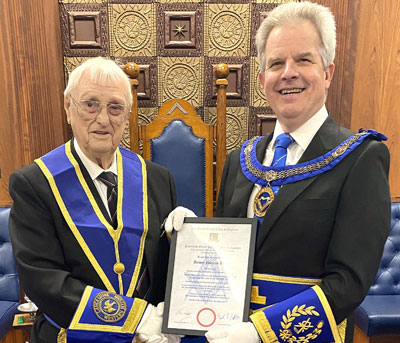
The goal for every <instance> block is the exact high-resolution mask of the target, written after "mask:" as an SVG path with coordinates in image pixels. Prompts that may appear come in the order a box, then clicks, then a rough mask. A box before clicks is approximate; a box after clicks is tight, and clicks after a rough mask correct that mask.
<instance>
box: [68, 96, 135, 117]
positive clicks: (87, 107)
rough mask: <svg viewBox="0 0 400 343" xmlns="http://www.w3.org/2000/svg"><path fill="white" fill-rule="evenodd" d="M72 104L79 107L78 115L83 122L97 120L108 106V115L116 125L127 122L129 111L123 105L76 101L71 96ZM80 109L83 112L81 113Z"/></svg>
mask: <svg viewBox="0 0 400 343" xmlns="http://www.w3.org/2000/svg"><path fill="white" fill-rule="evenodd" d="M71 100H72V103H73V104H74V105H75V106H77V107H78V111H77V112H78V115H79V117H80V118H82V119H83V120H93V119H95V118H96V117H97V116H98V115H99V114H100V113H101V111H102V110H103V106H104V105H106V106H107V114H108V117H109V118H110V121H112V122H113V123H116V124H122V123H123V122H124V121H125V120H126V115H127V113H128V112H129V110H128V109H127V108H126V107H125V106H124V105H122V104H117V103H107V102H102V101H96V100H81V101H76V100H75V99H74V98H73V97H72V95H71ZM79 108H80V109H81V111H79Z"/></svg>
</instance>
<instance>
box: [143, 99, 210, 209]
mask: <svg viewBox="0 0 400 343" xmlns="http://www.w3.org/2000/svg"><path fill="white" fill-rule="evenodd" d="M140 129H141V134H140V136H141V137H142V140H143V157H144V158H145V159H149V160H151V161H153V162H156V163H158V164H160V165H162V166H164V167H166V168H168V169H169V171H170V172H171V173H172V175H173V177H174V180H175V184H176V193H177V204H178V205H181V206H185V207H187V208H190V209H192V210H193V211H194V212H195V213H196V214H197V215H198V216H200V217H204V216H206V214H207V215H208V216H210V215H212V206H213V204H212V192H213V169H212V168H213V147H212V144H213V128H212V126H210V125H207V124H205V123H204V122H203V121H202V120H201V118H200V117H199V116H198V115H197V113H196V111H195V109H194V108H193V106H192V105H191V104H190V103H189V102H187V101H185V100H182V99H173V100H169V101H167V102H165V103H164V104H163V105H162V106H161V108H160V110H159V113H158V116H157V117H156V118H155V119H154V120H153V122H151V123H150V124H148V125H144V126H141V128H140ZM207 210H208V211H207ZM206 212H207V213H206Z"/></svg>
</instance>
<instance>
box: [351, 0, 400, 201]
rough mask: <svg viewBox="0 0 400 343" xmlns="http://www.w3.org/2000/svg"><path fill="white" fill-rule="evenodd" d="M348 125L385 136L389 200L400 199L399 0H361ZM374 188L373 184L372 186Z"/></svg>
mask: <svg viewBox="0 0 400 343" xmlns="http://www.w3.org/2000/svg"><path fill="white" fill-rule="evenodd" d="M355 80H356V82H355V87H354V95H353V109H352V120H351V128H352V129H354V130H355V129H358V128H360V127H363V128H373V129H376V130H378V131H380V132H382V133H384V134H385V135H386V136H387V137H388V141H387V142H386V144H387V146H388V147H389V151H390V155H391V163H390V179H389V181H390V189H391V194H392V201H396V200H397V201H399V200H400V174H399V171H400V114H399V110H400V96H399V90H400V2H399V1H398V0H385V1H382V0H363V1H362V3H361V9H360V31H359V35H358V46H357V58H356V69H355ZM371 187H373V185H371Z"/></svg>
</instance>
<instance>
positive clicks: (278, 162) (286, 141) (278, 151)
mask: <svg viewBox="0 0 400 343" xmlns="http://www.w3.org/2000/svg"><path fill="white" fill-rule="evenodd" d="M293 142H294V139H293V138H292V137H291V136H290V135H289V134H287V133H282V134H280V135H279V136H278V137H276V140H275V151H274V157H273V159H272V162H271V167H284V166H285V165H286V157H287V148H288V147H289V145H290V144H292V143H293ZM271 189H272V191H273V192H274V194H275V195H276V194H277V193H278V191H279V186H271ZM259 199H260V201H261V205H262V207H263V208H264V207H265V203H266V202H268V201H269V200H270V196H269V195H268V193H265V195H263V196H260V197H259ZM254 216H255V217H256V218H257V220H258V222H259V224H258V226H259V225H261V223H262V221H263V219H264V216H258V215H256V214H254Z"/></svg>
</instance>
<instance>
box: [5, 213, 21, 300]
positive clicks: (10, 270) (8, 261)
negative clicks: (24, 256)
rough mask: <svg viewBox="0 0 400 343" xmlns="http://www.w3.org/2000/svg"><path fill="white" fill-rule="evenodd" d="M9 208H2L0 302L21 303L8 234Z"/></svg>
mask: <svg viewBox="0 0 400 343" xmlns="http://www.w3.org/2000/svg"><path fill="white" fill-rule="evenodd" d="M9 215H10V209H9V208H0V301H19V284H18V275H17V268H16V266H15V261H14V256H13V251H12V247H11V242H10V235H9V232H8V217H9Z"/></svg>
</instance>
